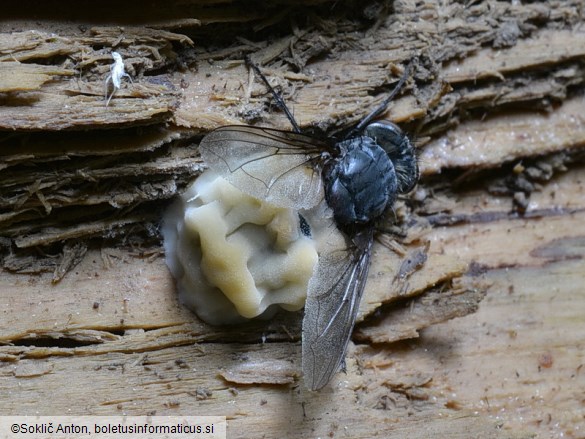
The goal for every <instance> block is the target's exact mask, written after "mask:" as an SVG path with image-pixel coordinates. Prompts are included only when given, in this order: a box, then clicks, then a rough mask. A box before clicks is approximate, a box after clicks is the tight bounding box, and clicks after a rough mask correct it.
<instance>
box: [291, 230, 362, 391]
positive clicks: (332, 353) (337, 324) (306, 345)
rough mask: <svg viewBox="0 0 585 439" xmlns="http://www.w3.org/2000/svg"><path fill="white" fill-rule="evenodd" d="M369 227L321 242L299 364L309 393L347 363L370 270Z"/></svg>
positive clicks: (332, 235)
mask: <svg viewBox="0 0 585 439" xmlns="http://www.w3.org/2000/svg"><path fill="white" fill-rule="evenodd" d="M372 242H373V228H371V227H370V228H367V229H365V230H363V231H362V232H359V233H358V234H357V235H356V236H354V239H352V240H351V241H350V240H349V238H347V237H346V236H345V235H344V234H343V233H342V232H340V231H339V230H338V229H337V228H335V227H333V228H330V229H329V236H328V238H327V239H326V240H322V241H321V245H320V247H321V248H320V251H319V262H318V265H317V269H316V272H315V274H313V277H312V278H311V280H310V282H309V289H308V293H307V302H306V304H305V316H304V319H303V347H302V364H303V375H304V379H305V382H306V383H307V384H308V386H309V387H310V388H311V389H312V390H318V389H320V388H322V387H324V386H325V385H326V384H327V383H328V382H329V380H330V379H331V377H332V376H333V374H334V373H335V372H337V370H338V369H339V365H340V364H341V362H342V361H343V359H344V358H345V351H346V349H347V344H348V343H349V339H350V337H351V333H352V331H353V327H354V324H355V320H356V317H357V312H358V308H359V304H360V300H361V297H362V293H363V291H364V287H365V285H366V279H367V277H368V269H369V266H370V255H371V247H372Z"/></svg>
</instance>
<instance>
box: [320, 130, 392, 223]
mask: <svg viewBox="0 0 585 439" xmlns="http://www.w3.org/2000/svg"><path fill="white" fill-rule="evenodd" d="M337 147H338V149H339V150H340V151H341V154H340V155H339V156H338V157H335V158H332V159H331V160H329V161H328V162H327V164H326V166H325V167H324V169H323V181H324V186H325V197H326V200H327V204H328V205H329V207H330V208H331V209H332V210H333V213H334V216H335V221H336V222H337V224H338V225H340V226H342V227H347V226H352V225H358V224H367V223H371V222H373V221H375V220H376V219H377V218H378V217H380V216H381V215H382V214H383V213H384V211H385V210H386V209H387V207H389V206H390V205H391V204H392V203H394V200H395V199H396V192H397V180H396V173H395V169H394V165H393V164H392V161H391V160H390V158H389V156H388V154H387V153H386V151H384V149H382V148H381V147H380V146H379V145H378V144H377V143H376V142H375V141H374V140H373V139H372V138H370V137H367V136H360V137H355V138H352V139H348V140H344V141H343V142H340V143H338V144H337Z"/></svg>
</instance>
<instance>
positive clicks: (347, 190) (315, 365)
mask: <svg viewBox="0 0 585 439" xmlns="http://www.w3.org/2000/svg"><path fill="white" fill-rule="evenodd" d="M246 64H247V65H248V66H249V67H250V68H251V69H252V70H253V71H254V72H255V74H256V75H257V76H259V77H260V79H261V80H262V81H263V82H264V84H265V85H266V87H267V88H268V90H270V92H271V93H272V96H273V97H274V100H275V101H276V103H277V105H278V106H279V107H280V108H281V109H282V111H284V113H285V114H286V116H287V118H288V119H289V121H290V123H291V125H292V127H293V131H282V130H275V129H271V128H262V127H256V126H245V125H242V126H240V125H237V126H236V125H233V126H224V127H221V128H218V129H216V130H215V131H212V132H211V133H209V134H208V135H207V136H205V138H204V139H203V140H202V141H201V144H200V146H199V149H200V152H201V156H202V157H203V159H204V160H205V161H206V162H207V164H208V165H209V167H210V168H211V169H213V170H214V171H216V172H217V173H219V174H220V175H221V176H222V177H224V178H225V179H226V180H228V181H229V182H231V183H232V184H234V185H235V186H236V187H238V188H239V189H240V190H242V191H244V192H246V193H248V194H249V195H252V196H254V197H256V198H259V199H263V200H265V201H267V202H268V203H271V204H274V205H276V206H280V207H284V208H291V209H295V210H297V211H299V212H300V215H301V218H303V221H301V227H302V228H304V230H303V233H304V234H307V231H309V233H310V230H311V226H312V224H310V221H309V219H308V218H309V217H311V216H312V217H313V218H314V217H315V215H318V212H321V210H319V209H318V208H317V207H318V206H321V205H322V202H323V200H324V201H325V203H326V205H327V207H328V208H329V209H330V211H331V212H332V216H333V222H332V223H331V224H334V226H335V227H330V228H329V229H330V230H328V232H327V233H329V235H328V237H327V239H321V240H317V245H318V252H319V262H318V264H317V267H316V269H315V272H314V274H313V277H312V278H311V280H310V282H309V286H308V292H307V301H306V304H305V315H304V319H303V336H302V368H303V374H304V380H305V383H306V385H307V387H309V388H310V389H312V390H317V389H320V388H322V387H324V386H325V385H326V384H327V383H328V382H329V381H330V379H331V377H332V376H333V375H334V374H335V372H337V370H338V369H339V366H340V364H341V363H342V361H343V360H344V358H345V352H346V349H347V345H348V343H349V340H350V337H351V333H352V331H353V327H354V324H355V320H356V317H357V312H358V308H359V303H360V300H361V297H362V294H363V291H364V287H365V284H366V280H367V275H368V269H369V266H370V257H371V249H372V242H373V236H374V230H375V226H376V223H377V222H378V221H380V220H381V219H382V216H383V214H384V212H385V211H386V210H388V209H391V208H392V206H393V204H394V202H395V201H396V198H397V196H398V195H399V194H404V193H406V192H409V191H411V190H412V189H413V188H414V186H415V185H416V183H417V181H418V175H419V174H418V166H417V161H416V155H415V151H414V148H413V146H412V144H411V142H410V140H409V139H408V137H407V136H406V135H405V134H404V133H403V132H402V131H401V130H400V128H399V127H398V126H397V125H396V124H394V123H392V122H389V121H386V120H376V119H377V118H378V117H380V116H381V115H382V114H383V113H384V112H385V111H386V108H387V107H388V105H389V104H390V102H391V101H392V99H393V98H394V97H395V96H396V94H397V93H398V92H399V91H400V90H401V88H402V87H403V85H404V83H405V82H406V80H407V79H408V77H409V76H410V66H408V67H406V68H405V70H404V74H403V75H402V77H401V78H400V80H399V81H398V83H397V84H396V86H395V87H394V89H393V90H392V92H391V93H390V94H389V95H388V96H387V97H386V98H385V99H384V101H383V102H382V103H381V104H380V105H379V106H377V107H376V108H375V109H374V110H373V111H371V112H370V113H369V114H368V115H367V116H366V117H365V118H364V119H362V120H361V121H360V122H359V123H358V124H357V125H356V126H355V127H354V128H353V129H351V130H349V131H348V133H347V134H346V135H345V136H344V137H343V138H342V139H318V138H315V137H312V136H309V135H307V134H303V133H302V131H301V129H300V127H299V125H298V124H297V122H296V121H295V119H294V117H293V115H292V113H291V112H290V110H289V109H288V107H287V105H286V104H285V102H284V100H283V99H282V97H281V96H280V95H279V94H278V93H277V92H276V91H275V90H274V89H273V87H272V86H271V85H270V83H269V82H268V80H267V78H266V77H265V76H264V75H263V74H262V72H261V70H260V68H259V67H258V66H257V65H256V64H255V63H253V62H252V61H251V60H250V59H249V58H248V59H246ZM305 218H307V219H305ZM303 223H304V225H303ZM315 238H316V237H315ZM330 238H337V239H330ZM340 243H341V244H340Z"/></svg>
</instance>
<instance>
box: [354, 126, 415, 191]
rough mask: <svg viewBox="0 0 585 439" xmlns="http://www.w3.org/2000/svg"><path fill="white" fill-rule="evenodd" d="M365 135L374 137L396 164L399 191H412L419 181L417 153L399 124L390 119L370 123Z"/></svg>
mask: <svg viewBox="0 0 585 439" xmlns="http://www.w3.org/2000/svg"><path fill="white" fill-rule="evenodd" d="M364 135H365V136H368V137H371V138H372V139H374V141H375V142H376V143H377V144H378V145H380V147H381V148H383V149H384V150H385V151H386V153H387V154H388V157H389V158H390V160H391V161H392V163H393V164H394V169H395V172H396V179H397V181H398V187H397V191H398V193H400V194H405V193H407V192H410V191H411V190H412V189H413V188H414V186H415V185H416V183H417V181H418V177H419V173H418V163H417V160H416V153H415V150H414V147H413V146H412V144H411V143H410V140H409V139H408V137H407V136H406V135H405V134H404V133H403V132H402V130H401V129H400V128H399V127H398V125H396V124H394V123H392V122H389V121H377V122H373V123H371V124H369V125H368V126H367V127H366V128H365V129H364Z"/></svg>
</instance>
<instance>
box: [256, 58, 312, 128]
mask: <svg viewBox="0 0 585 439" xmlns="http://www.w3.org/2000/svg"><path fill="white" fill-rule="evenodd" d="M245 61H246V65H247V66H249V67H251V68H252V70H254V73H256V74H257V75H258V76H260V79H262V81H263V82H264V84H266V87H268V90H269V91H270V93H272V96H273V97H274V100H275V101H276V104H277V105H278V106H279V107H280V109H281V110H282V111H284V114H286V117H287V119H288V120H289V121H290V123H291V125H292V126H293V131H294V132H295V133H300V132H301V129H300V128H299V125H298V124H297V122H296V120H295V118H294V116H293V115H292V113H291V112H290V110H289V109H288V107H287V106H286V104H285V103H284V99H282V97H281V96H280V95H279V94H278V93H277V92H276V90H274V88H272V86H271V85H270V83H269V82H268V79H266V76H264V74H263V73H262V72H261V71H260V69H259V68H258V66H257V65H256V64H255V63H254V61H252V59H251V58H250V57H249V56H246V58H245Z"/></svg>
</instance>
